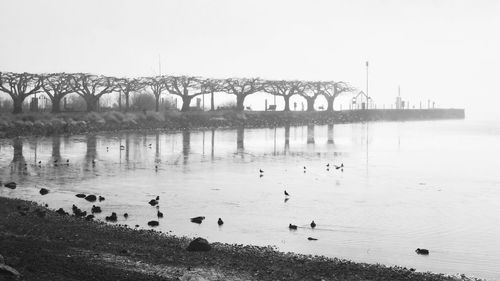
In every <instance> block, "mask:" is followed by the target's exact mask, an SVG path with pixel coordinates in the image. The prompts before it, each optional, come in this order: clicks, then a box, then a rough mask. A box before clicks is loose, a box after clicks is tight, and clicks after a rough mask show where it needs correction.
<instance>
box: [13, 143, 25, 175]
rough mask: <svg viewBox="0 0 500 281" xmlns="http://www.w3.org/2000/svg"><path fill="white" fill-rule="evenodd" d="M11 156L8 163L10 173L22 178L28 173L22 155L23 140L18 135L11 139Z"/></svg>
mask: <svg viewBox="0 0 500 281" xmlns="http://www.w3.org/2000/svg"><path fill="white" fill-rule="evenodd" d="M12 148H13V149H14V151H13V154H14V155H13V157H12V162H11V164H10V167H11V175H17V176H18V177H19V178H21V179H22V178H24V177H26V176H27V175H28V172H27V163H26V160H25V159H24V155H23V140H22V139H21V138H19V137H17V138H14V139H12Z"/></svg>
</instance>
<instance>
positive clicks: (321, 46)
mask: <svg viewBox="0 0 500 281" xmlns="http://www.w3.org/2000/svg"><path fill="white" fill-rule="evenodd" d="M0 11H1V16H0V30H1V34H2V37H1V38H2V39H1V41H0V71H16V72H23V71H27V72H63V71H64V72H92V73H98V74H106V75H115V76H144V75H155V74H157V73H158V55H160V56H161V64H162V73H169V74H193V75H202V76H207V77H220V78H224V77H233V76H236V77H246V76H258V77H262V78H277V79H310V80H344V81H348V82H350V83H351V84H352V85H354V86H356V87H358V88H360V89H365V87H366V82H365V79H366V78H365V65H364V62H365V61H366V60H368V61H369V62H370V89H369V92H370V96H372V97H373V98H374V100H375V101H376V103H377V104H379V105H381V104H383V103H385V104H389V103H392V102H393V101H394V99H395V96H396V95H397V87H398V85H401V92H402V96H403V98H404V99H405V100H410V103H411V104H417V103H418V101H419V100H423V101H426V100H427V99H431V100H435V101H436V103H437V104H438V105H440V106H446V107H465V108H466V109H467V113H469V114H468V115H469V116H470V115H471V114H472V115H474V116H487V115H491V114H496V113H497V112H500V110H498V109H497V108H498V107H500V98H499V90H498V89H499V87H498V84H499V83H498V79H499V74H500V72H499V70H498V69H499V65H500V54H499V52H500V1H494V0H491V1H472V0H471V1H458V0H457V1H445V0H443V1H437V0H434V1H433V0H424V1H423V0H420V1H402V0H394V1H388V0H379V1H376V0H366V1H360V0H359V1H347V0H345V1H291V0H286V1H285V0H283V1H271V0H267V1H255V0H253V1H235V0H211V1H207V0H205V1H202V0H198V1H191V0H183V1H153V0H150V1H139V0H114V1H109V0H107V1H104V0H100V1H98V0H92V1H89V0H86V1H72V0H53V1H51V0H46V1H42V0H0ZM498 115H500V114H498Z"/></svg>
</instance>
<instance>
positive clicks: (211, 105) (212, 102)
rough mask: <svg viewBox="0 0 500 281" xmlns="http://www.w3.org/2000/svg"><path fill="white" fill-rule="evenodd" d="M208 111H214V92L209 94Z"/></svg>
mask: <svg viewBox="0 0 500 281" xmlns="http://www.w3.org/2000/svg"><path fill="white" fill-rule="evenodd" d="M210 110H211V111H214V110H215V105H214V92H212V93H210Z"/></svg>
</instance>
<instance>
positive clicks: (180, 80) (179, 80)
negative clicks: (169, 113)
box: [165, 76, 204, 111]
mask: <svg viewBox="0 0 500 281" xmlns="http://www.w3.org/2000/svg"><path fill="white" fill-rule="evenodd" d="M165 81H166V83H165V87H166V88H167V90H168V92H169V93H170V94H172V95H176V96H179V97H181V99H182V108H181V111H189V105H190V104H191V100H192V99H193V98H194V97H196V96H199V95H202V94H204V92H203V91H204V90H203V89H202V81H203V80H202V79H201V78H199V77H193V76H168V78H167V79H166V80H165Z"/></svg>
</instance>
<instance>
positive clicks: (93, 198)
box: [85, 195, 97, 202]
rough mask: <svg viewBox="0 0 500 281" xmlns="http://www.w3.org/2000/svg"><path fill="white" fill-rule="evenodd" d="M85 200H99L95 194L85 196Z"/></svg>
mask: <svg viewBox="0 0 500 281" xmlns="http://www.w3.org/2000/svg"><path fill="white" fill-rule="evenodd" d="M85 200H87V201H89V202H95V201H96V200H97V197H96V196H95V195H87V197H85Z"/></svg>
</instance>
